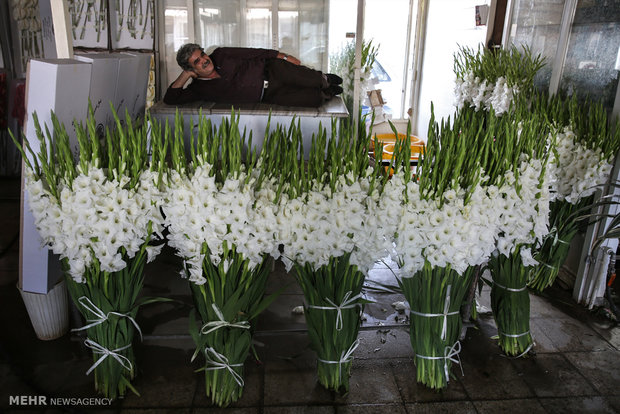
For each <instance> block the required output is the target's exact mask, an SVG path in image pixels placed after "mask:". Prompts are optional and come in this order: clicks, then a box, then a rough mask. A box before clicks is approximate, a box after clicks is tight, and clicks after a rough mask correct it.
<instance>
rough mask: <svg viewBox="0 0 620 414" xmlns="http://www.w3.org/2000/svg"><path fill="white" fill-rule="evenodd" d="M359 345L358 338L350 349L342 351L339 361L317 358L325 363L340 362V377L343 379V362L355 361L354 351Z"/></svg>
mask: <svg viewBox="0 0 620 414" xmlns="http://www.w3.org/2000/svg"><path fill="white" fill-rule="evenodd" d="M359 345H360V340H359V339H356V340H355V341H354V342H353V343H352V344H351V346H350V347H349V349H348V350H346V351H342V353H341V354H340V359H339V360H338V361H329V360H326V359H321V358H317V360H318V361H320V362H322V363H324V364H338V378H339V379H341V378H342V364H346V363H347V362H351V361H353V352H355V350H356V349H357V347H358V346H359Z"/></svg>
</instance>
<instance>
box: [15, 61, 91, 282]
mask: <svg viewBox="0 0 620 414" xmlns="http://www.w3.org/2000/svg"><path fill="white" fill-rule="evenodd" d="M90 76H91V65H89V64H87V63H84V62H79V61H77V60H73V59H45V60H35V59H33V60H31V61H30V63H29V65H28V70H27V74H26V122H25V125H26V126H25V131H24V133H25V135H26V138H27V139H28V141H29V142H30V145H31V147H32V149H33V151H34V152H38V151H39V149H40V145H39V141H38V139H37V136H36V132H35V128H34V121H33V117H32V113H33V112H36V113H37V116H38V118H39V123H40V124H41V127H42V129H43V131H45V127H44V125H45V124H47V125H48V128H49V129H50V130H51V129H52V123H51V111H54V113H55V114H56V116H57V117H58V119H59V121H60V122H62V123H63V124H64V125H65V128H66V130H67V133H68V134H69V137H70V139H71V147H72V148H73V149H74V150H75V149H77V139H76V136H75V130H74V128H73V121H74V120H75V119H77V120H82V119H85V118H86V115H87V110H88V94H89V90H90ZM30 157H31V156H29V158H30ZM23 177H24V175H23V174H22V191H23V195H24V196H23V198H22V206H21V207H22V209H21V213H22V214H21V232H20V250H19V253H20V257H19V259H20V268H19V282H20V283H19V284H20V287H21V288H22V289H23V290H24V291H27V292H35V293H47V292H48V290H49V289H50V288H51V287H52V286H53V285H54V284H55V283H56V281H57V280H58V277H59V275H60V272H59V269H60V268H59V262H58V259H57V258H55V257H54V256H53V255H52V254H51V252H49V250H48V249H47V247H44V246H42V241H41V237H40V236H39V233H38V231H37V230H36V227H35V225H34V217H33V216H32V213H30V209H29V207H28V192H27V191H25V190H24V183H23Z"/></svg>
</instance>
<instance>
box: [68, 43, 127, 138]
mask: <svg viewBox="0 0 620 414" xmlns="http://www.w3.org/2000/svg"><path fill="white" fill-rule="evenodd" d="M75 59H76V60H79V61H81V62H86V63H89V64H91V65H92V69H91V78H90V93H89V99H90V102H91V105H92V107H93V112H94V115H95V121H96V122H97V130H98V131H100V132H101V133H102V134H104V133H105V127H110V128H111V127H113V126H114V117H113V115H112V109H111V108H110V103H112V104H113V105H114V103H115V94H116V84H117V82H118V66H119V54H118V53H116V54H114V53H86V54H76V55H75ZM100 136H103V135H100Z"/></svg>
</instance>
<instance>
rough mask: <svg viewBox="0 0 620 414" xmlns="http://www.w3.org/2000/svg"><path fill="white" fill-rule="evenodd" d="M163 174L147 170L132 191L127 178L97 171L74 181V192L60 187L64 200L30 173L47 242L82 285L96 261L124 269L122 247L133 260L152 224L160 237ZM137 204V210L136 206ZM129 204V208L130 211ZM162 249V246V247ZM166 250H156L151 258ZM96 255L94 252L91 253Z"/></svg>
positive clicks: (38, 220) (28, 184)
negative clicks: (109, 176) (160, 180)
mask: <svg viewBox="0 0 620 414" xmlns="http://www.w3.org/2000/svg"><path fill="white" fill-rule="evenodd" d="M156 178H157V175H156V174H154V173H153V172H151V171H145V172H143V174H142V177H141V178H140V180H141V182H142V183H143V184H142V185H140V186H139V187H138V188H137V189H126V188H124V186H126V185H127V184H128V182H129V179H128V178H127V177H121V178H120V180H108V179H107V178H106V176H105V174H104V172H103V171H102V170H101V169H99V168H94V167H91V168H89V169H88V171H86V172H85V173H84V172H83V173H81V174H79V175H78V176H77V177H76V178H75V179H74V181H73V190H71V189H70V188H68V187H66V186H63V185H60V186H59V193H60V199H58V200H56V199H55V198H54V197H53V196H52V195H51V193H50V192H49V191H48V190H46V189H45V188H44V186H43V183H42V181H41V180H35V179H34V176H33V174H32V172H30V171H28V172H27V173H26V189H27V190H28V194H29V201H30V208H31V211H32V213H33V215H34V217H35V222H36V225H37V228H38V230H39V233H40V235H41V238H42V239H43V242H44V244H46V245H48V246H50V248H51V249H52V251H53V252H54V253H56V254H59V255H60V256H61V258H63V259H67V260H68V262H69V265H70V269H69V273H70V274H71V276H72V277H73V278H74V279H75V280H76V281H77V282H82V281H83V276H84V272H85V271H86V270H87V269H88V267H89V266H91V264H92V261H93V260H97V261H99V263H100V264H101V269H102V270H104V271H108V272H116V271H119V270H122V269H123V268H124V267H125V266H126V263H125V261H124V260H123V258H122V255H121V249H122V248H124V249H125V250H126V254H127V257H129V258H132V257H134V256H135V254H136V253H137V252H138V251H139V250H140V247H141V246H142V245H143V244H144V243H145V242H146V238H147V236H148V234H147V223H149V222H151V223H152V228H153V231H154V232H155V233H156V234H160V235H161V232H162V230H163V218H162V217H161V214H160V212H159V206H160V205H161V203H162V200H163V198H162V196H161V194H160V193H159V190H158V189H157V186H156V185H155V180H156ZM134 204H135V206H134ZM128 206H129V207H128ZM160 249H161V248H160ZM160 249H151V250H150V251H149V252H148V254H149V259H150V260H152V259H153V258H154V255H155V254H157V253H159V250H160ZM91 252H92V253H91Z"/></svg>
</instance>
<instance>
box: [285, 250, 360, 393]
mask: <svg viewBox="0 0 620 414" xmlns="http://www.w3.org/2000/svg"><path fill="white" fill-rule="evenodd" d="M349 258H350V254H345V255H343V256H340V257H332V258H330V260H329V263H328V264H326V265H324V266H321V267H320V268H318V269H313V267H312V265H310V264H305V265H303V266H302V265H299V264H295V272H294V275H295V278H296V279H297V282H298V283H299V285H300V286H301V288H302V290H303V292H304V298H305V301H306V306H305V309H304V314H305V317H306V324H307V325H308V336H309V338H310V344H311V347H312V349H313V350H314V351H315V352H316V354H317V374H318V378H319V383H320V384H321V385H323V386H324V387H325V388H327V389H330V390H334V391H337V392H341V393H347V392H348V391H349V377H350V375H351V364H352V357H350V358H343V356H345V354H347V351H349V350H350V349H352V347H354V343H355V342H356V340H357V335H358V332H359V328H360V325H361V315H362V312H363V308H364V303H366V301H364V300H362V299H358V300H357V301H356V302H355V303H357V305H352V306H351V307H348V308H345V309H342V310H341V315H342V322H341V325H340V324H339V322H338V318H337V310H336V309H333V308H334V306H333V305H334V304H336V305H342V303H343V301H344V300H345V297H346V296H347V294H348V295H349V296H348V297H349V298H352V297H355V296H357V295H359V294H360V293H361V291H362V287H363V284H364V275H363V273H361V272H360V271H359V270H357V267H356V266H353V265H351V264H350V263H349ZM315 307H319V308H315ZM324 308H328V309H324ZM339 328H340V329H339ZM321 360H322V361H323V362H321ZM325 361H328V362H325Z"/></svg>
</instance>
